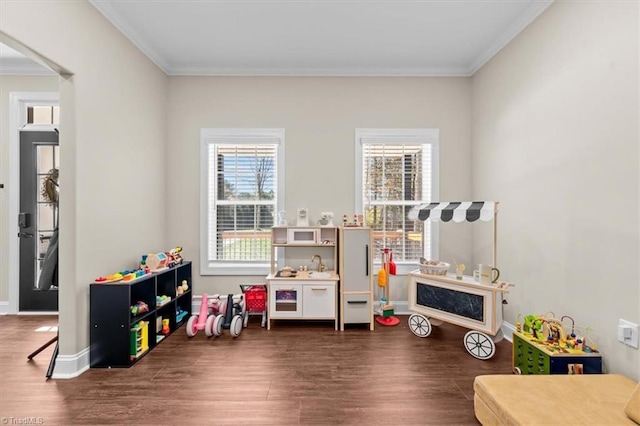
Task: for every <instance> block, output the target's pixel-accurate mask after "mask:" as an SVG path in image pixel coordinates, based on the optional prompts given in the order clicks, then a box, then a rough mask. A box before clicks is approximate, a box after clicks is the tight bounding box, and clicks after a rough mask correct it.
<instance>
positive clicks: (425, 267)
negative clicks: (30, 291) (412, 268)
mask: <svg viewBox="0 0 640 426" xmlns="http://www.w3.org/2000/svg"><path fill="white" fill-rule="evenodd" d="M450 266H451V264H449V263H447V262H436V261H430V262H428V263H418V267H419V268H420V273H421V274H427V275H447V272H448V271H449V267H450Z"/></svg>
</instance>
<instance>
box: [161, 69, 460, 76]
mask: <svg viewBox="0 0 640 426" xmlns="http://www.w3.org/2000/svg"><path fill="white" fill-rule="evenodd" d="M167 74H168V75H172V76H218V77H261V76H262V77H264V76H269V77H469V75H470V74H469V73H468V70H467V69H466V68H406V69H404V68H308V69H307V68H305V69H299V68H298V69H297V68H232V67H224V68H222V67H213V68H209V67H206V68H205V67H185V68H181V67H175V68H170V69H168V70H167Z"/></svg>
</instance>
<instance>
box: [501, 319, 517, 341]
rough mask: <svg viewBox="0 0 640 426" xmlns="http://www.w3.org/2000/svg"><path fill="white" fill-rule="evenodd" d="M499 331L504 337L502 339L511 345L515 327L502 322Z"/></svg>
mask: <svg viewBox="0 0 640 426" xmlns="http://www.w3.org/2000/svg"><path fill="white" fill-rule="evenodd" d="M500 330H502V334H503V335H504V338H505V339H506V340H508V341H509V342H511V343H513V332H514V331H516V327H515V326H514V325H513V324H511V323H508V322H506V321H503V322H502V327H500Z"/></svg>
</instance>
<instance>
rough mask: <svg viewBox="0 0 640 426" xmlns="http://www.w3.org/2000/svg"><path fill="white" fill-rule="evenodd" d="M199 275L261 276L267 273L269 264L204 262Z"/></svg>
mask: <svg viewBox="0 0 640 426" xmlns="http://www.w3.org/2000/svg"><path fill="white" fill-rule="evenodd" d="M200 275H203V276H211V275H213V276H215V275H218V276H232V275H235V276H262V277H266V276H267V275H269V265H266V264H265V265H243V264H239V263H235V264H231V263H226V264H220V263H213V262H208V263H207V262H204V263H203V266H201V267H200Z"/></svg>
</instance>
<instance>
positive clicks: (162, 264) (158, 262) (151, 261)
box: [143, 252, 169, 272]
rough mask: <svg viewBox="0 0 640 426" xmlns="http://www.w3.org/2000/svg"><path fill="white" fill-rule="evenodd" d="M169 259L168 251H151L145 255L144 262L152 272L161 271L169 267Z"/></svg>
mask: <svg viewBox="0 0 640 426" xmlns="http://www.w3.org/2000/svg"><path fill="white" fill-rule="evenodd" d="M168 260H169V258H168V256H167V254H166V253H163V252H160V253H150V254H148V255H146V257H145V256H143V262H144V264H145V266H146V267H148V268H149V270H150V271H151V272H159V271H164V270H165V269H167V268H168V266H167V261H168Z"/></svg>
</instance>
